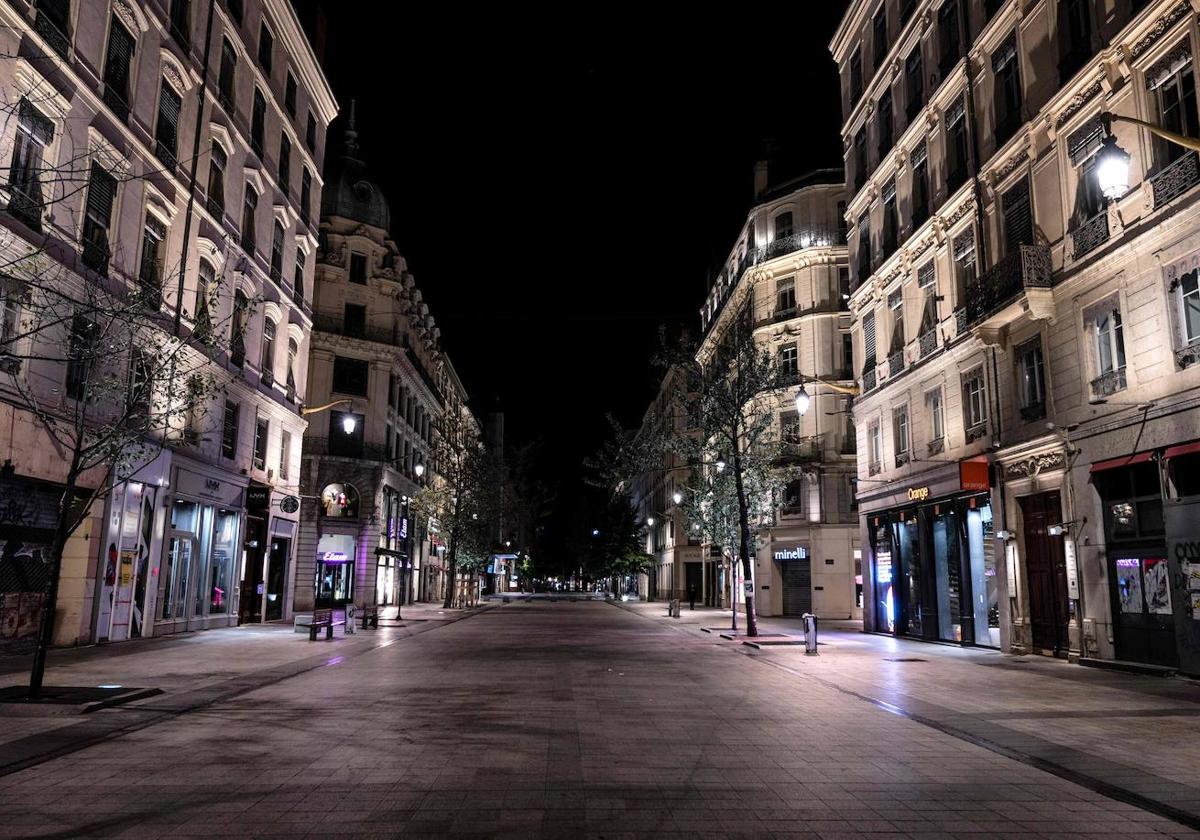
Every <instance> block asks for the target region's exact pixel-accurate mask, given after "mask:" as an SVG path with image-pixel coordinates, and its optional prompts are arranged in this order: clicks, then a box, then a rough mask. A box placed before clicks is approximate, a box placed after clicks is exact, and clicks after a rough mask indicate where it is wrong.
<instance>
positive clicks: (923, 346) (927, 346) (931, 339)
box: [917, 329, 938, 359]
mask: <svg viewBox="0 0 1200 840" xmlns="http://www.w3.org/2000/svg"><path fill="white" fill-rule="evenodd" d="M917 345H918V348H919V349H920V351H921V358H922V359H924V358H925V357H926V356H928V355H930V354H932V353H933V351H934V350H937V346H938V337H937V330H936V329H932V330H930V331H929V332H926V333H921V335H920V337H919V338H918V339H917Z"/></svg>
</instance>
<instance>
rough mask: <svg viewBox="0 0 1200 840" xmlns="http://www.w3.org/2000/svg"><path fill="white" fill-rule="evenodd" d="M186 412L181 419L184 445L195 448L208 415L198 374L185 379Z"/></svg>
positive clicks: (202, 384) (202, 382)
mask: <svg viewBox="0 0 1200 840" xmlns="http://www.w3.org/2000/svg"><path fill="white" fill-rule="evenodd" d="M186 400H187V403H186V410H185V412H184V417H183V440H184V443H187V444H190V445H191V446H196V445H197V444H199V443H200V428H201V424H202V423H203V422H204V417H205V415H206V414H207V413H208V406H207V405H205V398H204V380H203V379H202V378H201V377H200V375H199V374H195V373H193V374H192V375H191V376H189V377H188V379H187V396H186Z"/></svg>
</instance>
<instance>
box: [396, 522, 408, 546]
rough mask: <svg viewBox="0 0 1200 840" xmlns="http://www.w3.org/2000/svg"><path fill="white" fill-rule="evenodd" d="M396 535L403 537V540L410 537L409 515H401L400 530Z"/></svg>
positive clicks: (399, 537) (398, 537)
mask: <svg viewBox="0 0 1200 840" xmlns="http://www.w3.org/2000/svg"><path fill="white" fill-rule="evenodd" d="M396 537H397V539H401V540H406V539H408V517H407V516H401V517H400V532H399V533H398V534H397V535H396Z"/></svg>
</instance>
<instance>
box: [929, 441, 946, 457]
mask: <svg viewBox="0 0 1200 840" xmlns="http://www.w3.org/2000/svg"><path fill="white" fill-rule="evenodd" d="M945 448H946V439H945V438H934V439H933V440H931V441H929V445H928V446H927V449H928V452H929V454H930V455H937V454H938V453H940V452H942V451H943V450H945Z"/></svg>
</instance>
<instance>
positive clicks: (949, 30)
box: [938, 0, 962, 79]
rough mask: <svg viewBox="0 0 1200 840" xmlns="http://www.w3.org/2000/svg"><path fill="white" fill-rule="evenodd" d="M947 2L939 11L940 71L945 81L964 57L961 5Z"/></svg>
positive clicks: (958, 0) (950, 1)
mask: <svg viewBox="0 0 1200 840" xmlns="http://www.w3.org/2000/svg"><path fill="white" fill-rule="evenodd" d="M960 2H961V0H947V2H945V3H943V4H942V7H941V8H940V9H938V69H939V70H940V71H941V76H942V78H943V79H945V78H946V77H947V76H949V75H950V73H951V72H952V71H953V70H954V65H956V64H958V60H959V58H961V57H962V33H961V32H960V31H959V20H958V19H959V3H960Z"/></svg>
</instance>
